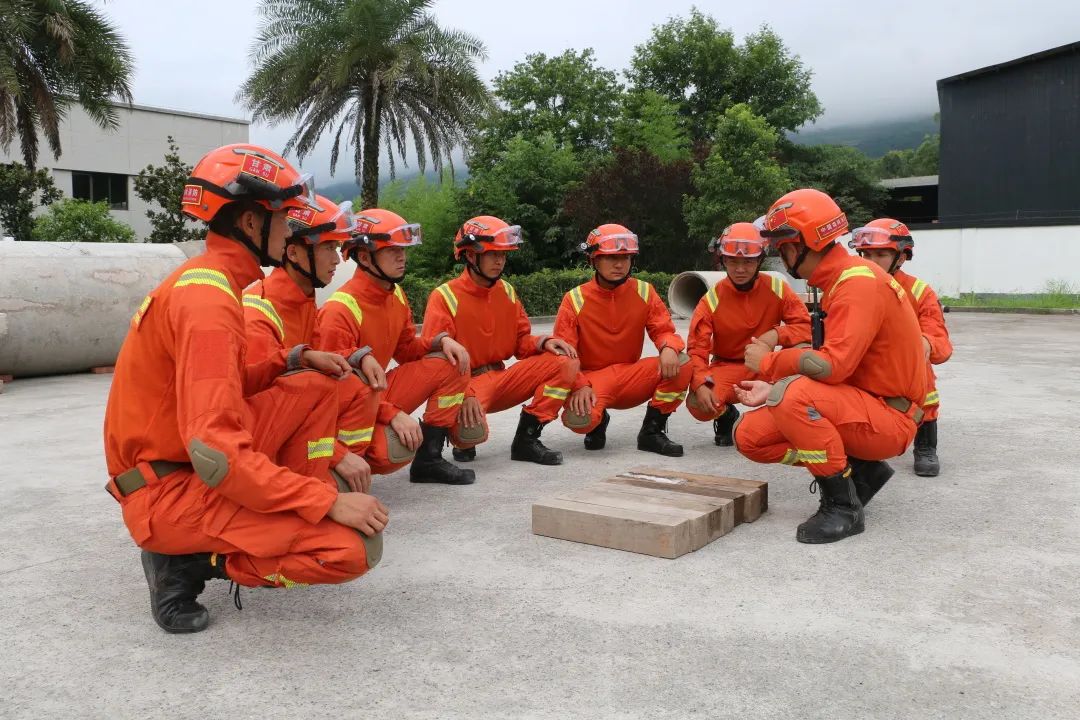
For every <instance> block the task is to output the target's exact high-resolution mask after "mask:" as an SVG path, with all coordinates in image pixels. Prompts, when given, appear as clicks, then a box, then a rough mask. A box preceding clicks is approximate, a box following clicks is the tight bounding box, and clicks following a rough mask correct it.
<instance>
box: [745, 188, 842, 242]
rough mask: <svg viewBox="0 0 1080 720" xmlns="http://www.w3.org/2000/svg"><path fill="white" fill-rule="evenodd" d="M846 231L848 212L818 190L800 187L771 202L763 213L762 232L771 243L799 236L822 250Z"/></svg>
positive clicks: (796, 240) (795, 240)
mask: <svg viewBox="0 0 1080 720" xmlns="http://www.w3.org/2000/svg"><path fill="white" fill-rule="evenodd" d="M847 231H848V221H847V215H845V214H844V211H843V210H841V209H840V206H839V205H837V204H836V201H835V200H833V199H832V198H831V197H829V196H828V195H826V194H825V193H823V192H821V191H820V190H813V189H811V188H803V189H802V190H793V191H791V192H789V193H788V194H787V195H784V196H783V197H782V198H780V199H779V200H777V201H776V202H774V203H773V204H772V207H770V208H769V212H768V213H767V214H766V215H765V229H764V230H762V231H761V235H762V237H765V238H767V239H768V240H769V242H770V243H771V244H772V246H773V247H780V246H781V245H783V244H785V243H793V242H799V241H800V240H801V241H802V242H803V244H804V245H806V246H807V247H808V248H810V249H811V250H815V251H816V250H824V249H825V248H826V247H828V246H829V245H830V244H831V243H832V242H833V241H834V240H836V238H838V237H840V236H841V235H843V234H844V233H846V232H847Z"/></svg>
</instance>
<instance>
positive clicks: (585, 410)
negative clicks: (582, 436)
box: [567, 385, 596, 417]
mask: <svg viewBox="0 0 1080 720" xmlns="http://www.w3.org/2000/svg"><path fill="white" fill-rule="evenodd" d="M567 402H568V403H569V405H568V406H567V407H569V408H570V412H572V413H574V414H575V415H583V416H586V417H587V416H589V415H592V409H593V405H595V404H596V393H594V392H593V389H592V388H591V387H589V386H588V385H586V386H585V387H583V388H578V389H577V390H575V391H574V392H572V393H570V399H569V400H568V401H567Z"/></svg>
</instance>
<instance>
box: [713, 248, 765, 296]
mask: <svg viewBox="0 0 1080 720" xmlns="http://www.w3.org/2000/svg"><path fill="white" fill-rule="evenodd" d="M764 263H765V258H764V256H763V257H762V258H761V259H759V260H758V264H757V268H756V269H755V270H754V275H753V277H751V278H750V279H749V280H747V281H746V282H744V283H737V282H735V281H734V280H732V281H731V284H732V285H734V286H735V289H736V290H738V291H739V292H750V291H751V290H753V289H754V284H755V283H757V279H758V275H760V274H761V266H762V265H763V264H764ZM720 267H721V268H723V269H724V272H727V263H725V262H724V256H723V255H721V256H720ZM728 278H729V279H730V278H731V273H728Z"/></svg>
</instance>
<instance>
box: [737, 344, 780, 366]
mask: <svg viewBox="0 0 1080 720" xmlns="http://www.w3.org/2000/svg"><path fill="white" fill-rule="evenodd" d="M774 347H776V346H775V345H769V344H768V343H765V342H762V341H761V340H758V339H757V338H750V344H749V345H747V346H746V350H744V351H743V361H744V362H745V363H746V367H748V368H750V369H751V370H753V371H754V372H761V361H762V360H764V359H765V356H766V355H768V354H769V353H771V352H772V351H773V348H774Z"/></svg>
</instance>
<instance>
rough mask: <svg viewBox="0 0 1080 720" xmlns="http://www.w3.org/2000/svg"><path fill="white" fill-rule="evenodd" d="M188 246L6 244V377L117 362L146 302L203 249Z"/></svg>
mask: <svg viewBox="0 0 1080 720" xmlns="http://www.w3.org/2000/svg"><path fill="white" fill-rule="evenodd" d="M185 245H191V246H192V247H184V248H181V247H178V246H175V245H149V244H143V243H50V242H0V375H15V376H17V377H25V376H29V375H51V374H56V373H65V372H80V371H83V370H87V369H89V368H92V367H97V366H102V365H112V364H113V363H115V362H116V355H117V353H118V352H119V351H120V344H121V343H122V342H123V340H124V336H125V335H126V334H127V330H128V324H129V322H130V320H131V316H132V314H134V312H135V310H136V309H138V307H139V303H140V302H142V299H143V298H144V297H145V296H146V294H147V293H148V292H150V291H151V290H152V289H154V288H155V287H156V286H157V285H158V283H160V282H161V281H162V280H163V279H164V278H165V277H166V276H167V275H168V274H169V273H171V272H172V271H173V270H175V269H176V267H177V266H179V265H180V264H181V263H183V262H184V261H185V260H186V259H187V258H188V254H189V253H192V254H193V253H196V252H199V251H200V250H201V248H200V247H199V246H200V245H201V243H185Z"/></svg>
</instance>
